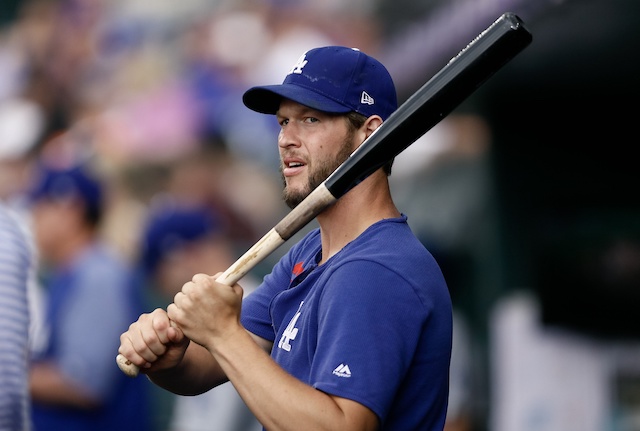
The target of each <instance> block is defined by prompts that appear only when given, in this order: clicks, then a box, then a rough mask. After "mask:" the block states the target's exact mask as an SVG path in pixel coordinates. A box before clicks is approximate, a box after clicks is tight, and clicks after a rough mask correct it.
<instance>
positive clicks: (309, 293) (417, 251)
mask: <svg viewBox="0 0 640 431" xmlns="http://www.w3.org/2000/svg"><path fill="white" fill-rule="evenodd" d="M243 101H244V103H245V105H246V106H247V107H249V108H250V109H252V110H254V111H257V112H260V113H264V114H269V115H275V117H276V118H277V121H278V123H279V125H280V132H279V134H278V150H279V153H280V160H281V172H282V177H283V180H284V193H283V196H284V199H285V201H286V203H287V204H288V205H289V206H290V207H295V206H296V205H297V204H299V203H300V202H301V201H302V200H303V199H304V198H305V197H306V196H307V195H308V194H309V193H310V192H311V191H312V190H313V189H314V188H315V187H316V186H318V185H319V184H320V183H321V182H322V181H323V180H325V179H326V178H327V176H328V175H329V174H330V173H331V172H333V170H334V169H335V168H336V167H338V166H339V165H340V164H341V163H342V162H343V161H344V160H345V159H346V158H347V157H348V156H349V155H350V154H351V153H352V152H353V150H354V149H356V148H357V147H358V146H359V145H360V144H361V143H362V142H363V141H364V140H365V139H366V138H367V137H368V136H370V135H371V134H372V133H373V132H374V131H375V130H376V128H377V127H379V126H380V125H381V124H382V122H383V121H385V120H386V119H387V118H388V117H389V115H390V114H391V113H392V112H393V111H394V110H395V109H396V108H397V101H396V91H395V87H394V84H393V81H392V79H391V77H390V75H389V73H388V71H387V70H386V69H385V67H384V66H383V65H382V64H381V63H380V62H378V61H377V60H375V59H374V58H372V57H370V56H368V55H366V54H365V53H363V52H361V51H359V50H357V49H352V48H347V47H338V46H328V47H321V48H316V49H312V50H309V51H307V52H306V53H305V54H304V55H302V56H301V57H300V59H299V60H298V62H297V63H296V64H295V65H293V67H292V68H291V70H290V71H289V73H288V74H287V75H286V77H285V79H284V81H283V83H282V84H280V85H268V86H260V87H253V88H251V89H249V90H248V91H247V92H246V93H245V94H244V96H243ZM390 173H391V163H389V164H387V165H386V166H384V167H382V168H380V169H379V170H378V171H376V172H374V173H373V174H371V175H370V176H369V177H367V178H366V179H365V180H363V181H362V182H361V183H360V184H358V185H357V186H355V187H354V188H353V189H352V190H350V191H349V192H348V193H346V194H345V195H344V196H343V197H341V198H340V199H339V200H338V201H337V202H336V203H335V204H334V205H332V206H330V207H329V208H327V209H326V210H324V211H323V212H322V213H321V214H320V215H318V216H317V222H318V224H319V228H318V229H315V230H312V231H311V232H309V233H308V234H307V235H306V236H305V237H304V238H303V239H302V240H300V241H299V242H298V243H297V244H295V245H293V247H292V248H291V249H290V250H289V251H288V252H287V253H286V255H285V256H284V257H282V259H280V260H279V262H278V263H277V264H276V265H275V266H274V268H273V270H272V272H271V273H270V274H268V275H267V276H266V277H265V278H264V280H263V282H262V283H261V285H260V286H258V288H257V289H256V290H255V291H254V292H253V293H252V294H251V295H249V296H247V297H246V298H245V299H244V300H243V299H242V288H241V286H239V285H238V284H236V285H234V286H232V287H229V286H226V285H224V284H221V283H218V282H216V281H215V280H216V277H217V276H218V275H219V274H217V275H214V276H211V275H206V274H196V275H194V276H193V279H192V280H191V281H188V282H187V283H185V284H184V286H183V287H182V290H181V291H180V292H179V293H177V294H176V296H175V298H174V303H173V304H171V305H169V306H168V307H167V310H166V311H165V310H162V309H156V310H154V311H153V312H152V313H149V314H144V315H142V316H140V318H139V319H138V320H137V321H136V322H134V323H133V324H132V325H131V326H130V328H129V330H128V331H127V332H125V333H123V334H122V336H121V338H120V341H121V345H120V348H119V353H120V354H122V355H123V356H124V357H126V358H127V359H128V360H129V361H131V362H132V363H133V364H135V365H137V366H139V367H140V368H141V372H143V373H145V374H146V375H147V376H148V377H149V378H150V379H151V380H152V381H153V382H155V383H156V384H157V385H159V386H161V387H164V388H166V389H167V390H170V391H172V392H174V393H178V394H198V393H202V392H204V391H207V390H209V389H211V388H213V387H215V386H217V385H219V384H221V383H223V382H226V381H228V380H230V381H231V382H232V383H233V385H234V387H235V388H236V390H237V391H238V393H239V394H240V396H241V397H242V398H243V399H244V401H245V402H246V404H247V405H248V406H249V408H250V409H251V410H252V412H253V413H254V414H255V416H256V417H257V418H258V419H259V421H260V422H261V423H262V425H263V426H264V428H265V429H268V430H301V429H305V430H307V429H313V430H341V431H344V430H421V431H424V430H442V429H443V427H444V423H445V417H446V411H447V399H448V378H449V364H450V356H451V341H452V339H451V337H452V309H451V300H450V297H449V292H448V289H447V285H446V283H445V280H444V278H443V275H442V273H441V271H440V268H439V267H438V264H437V263H436V261H435V260H434V258H433V257H432V255H431V254H430V253H429V252H428V251H427V250H426V249H425V247H424V246H423V244H421V242H420V241H419V240H418V239H417V238H416V237H415V236H414V234H413V233H412V231H411V229H410V227H409V225H408V224H407V216H406V215H405V214H403V213H401V212H400V211H399V210H398V208H396V206H395V204H394V202H393V200H392V196H391V192H390V189H389V183H388V176H389V175H390Z"/></svg>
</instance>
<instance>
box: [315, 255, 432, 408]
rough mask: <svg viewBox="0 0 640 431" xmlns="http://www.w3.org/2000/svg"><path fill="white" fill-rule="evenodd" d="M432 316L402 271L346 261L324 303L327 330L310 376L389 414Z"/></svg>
mask: <svg viewBox="0 0 640 431" xmlns="http://www.w3.org/2000/svg"><path fill="white" fill-rule="evenodd" d="M338 280H339V281H338ZM426 318H427V310H426V308H425V305H424V304H423V303H422V302H421V301H420V300H419V299H418V297H417V295H416V294H415V292H414V290H413V288H412V286H411V285H410V284H409V283H408V282H407V281H406V280H405V279H404V278H403V277H402V276H401V274H398V273H397V272H395V271H393V270H391V269H390V268H387V267H384V266H382V265H381V264H380V263H376V262H371V261H357V262H350V263H346V264H344V265H341V266H340V267H339V268H337V269H336V270H335V271H334V272H333V273H332V274H331V275H330V278H329V279H328V280H327V284H326V287H325V291H324V293H323V296H322V300H321V303H320V310H319V313H318V319H319V327H322V328H323V330H322V331H321V332H320V333H319V336H318V345H317V350H316V355H315V357H314V360H313V364H312V371H311V376H310V381H311V382H312V384H313V386H314V387H316V388H317V389H320V390H322V391H324V392H327V393H331V394H333V395H337V396H340V397H344V398H349V399H352V400H355V401H357V402H360V403H361V404H363V405H366V406H367V407H369V408H370V409H372V410H373V411H374V412H376V414H378V415H379V417H385V416H386V413H387V411H388V409H389V406H390V405H391V403H392V401H393V398H394V394H395V393H396V391H397V390H398V387H399V385H400V384H401V383H400V382H401V380H402V376H403V375H404V374H405V372H406V370H407V369H408V367H409V365H410V363H411V360H412V358H413V357H414V352H415V350H416V346H417V343H418V340H419V339H420V332H421V330H422V327H423V325H424V322H425V321H426Z"/></svg>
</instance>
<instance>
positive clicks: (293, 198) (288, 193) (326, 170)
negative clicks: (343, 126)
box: [280, 133, 354, 209]
mask: <svg viewBox="0 0 640 431" xmlns="http://www.w3.org/2000/svg"><path fill="white" fill-rule="evenodd" d="M353 136H354V134H353V133H349V135H348V136H347V137H346V138H345V140H344V142H343V144H342V147H341V149H340V152H338V154H336V157H335V158H326V159H324V160H320V161H319V162H317V165H316V166H317V167H316V168H315V169H313V171H311V172H309V180H308V181H307V185H306V187H304V188H303V189H299V190H290V189H289V188H288V187H287V182H286V180H285V177H284V175H282V167H281V168H280V174H281V176H282V182H283V185H284V190H283V191H282V198H283V200H284V202H285V203H286V204H287V206H288V207H289V208H291V209H294V208H295V207H297V206H298V205H299V204H300V202H302V201H303V200H304V199H305V198H306V197H307V196H309V194H310V193H311V192H312V191H313V190H315V189H316V187H318V186H319V185H320V184H322V182H323V181H324V180H326V179H327V178H328V177H329V175H331V174H332V173H333V171H335V170H336V169H337V168H338V166H340V165H341V164H342V163H343V162H344V161H345V160H347V159H348V158H349V156H350V155H351V153H352V152H353Z"/></svg>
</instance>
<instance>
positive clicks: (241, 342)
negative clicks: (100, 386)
mask: <svg viewBox="0 0 640 431" xmlns="http://www.w3.org/2000/svg"><path fill="white" fill-rule="evenodd" d="M241 304H242V289H241V288H240V287H239V286H238V285H234V286H233V287H229V286H227V285H224V284H221V283H219V282H216V281H215V278H214V277H210V276H207V275H205V274H197V275H195V276H194V277H193V280H192V282H189V283H186V284H185V285H184V286H183V288H182V292H181V293H179V294H177V295H176V297H175V298H174V302H173V304H171V305H169V307H168V308H167V313H168V316H169V317H170V318H171V320H172V321H173V322H175V323H176V324H177V326H178V327H179V328H181V330H182V331H183V333H184V335H185V336H186V337H188V338H189V339H191V340H192V341H193V343H192V344H196V343H197V344H198V345H200V346H203V347H202V348H200V349H197V350H193V352H196V351H197V352H198V357H199V358H200V361H201V362H200V365H199V366H198V368H199V367H200V366H201V365H202V364H205V363H206V364H207V369H208V370H209V371H208V373H209V372H211V370H216V371H215V373H216V374H219V375H224V376H226V378H228V379H229V380H231V382H232V383H233V385H234V387H235V388H236V389H237V390H238V393H239V394H240V396H241V397H242V398H243V400H244V401H245V403H246V404H247V406H248V407H249V408H250V409H251V411H252V412H253V414H254V415H255V416H256V417H257V418H258V420H259V421H260V422H261V423H262V424H263V425H264V426H265V428H267V429H269V430H272V431H275V430H300V429H311V430H325V429H326V430H337V429H339V430H342V431H348V430H375V429H377V427H378V419H377V416H376V415H375V413H373V411H371V410H370V409H368V408H367V407H365V406H363V405H362V404H359V403H357V402H355V401H352V400H348V399H345V398H340V397H335V396H331V395H329V394H327V393H324V392H322V391H320V390H317V389H315V388H313V387H311V386H309V385H308V384H306V383H303V382H302V381H300V380H298V379H297V378H295V377H293V376H292V375H290V374H289V373H287V372H286V371H284V369H282V368H281V367H280V366H279V365H278V364H277V363H276V362H275V361H274V360H273V359H272V358H271V357H270V356H269V354H268V353H267V351H268V350H269V349H266V350H265V349H264V345H262V346H261V345H260V343H257V342H256V341H255V339H254V336H252V335H251V334H250V333H249V332H247V330H246V329H245V328H244V327H243V326H242V325H241V323H240V319H239V316H240V308H241ZM207 354H208V355H209V356H210V358H211V359H206V360H205V359H203V358H205V357H206V356H207ZM194 358H196V356H195V355H194V354H193V353H192V352H191V351H190V352H189V359H188V361H183V362H181V364H180V368H181V369H182V368H183V367H184V368H187V367H188V368H193V365H194V364H195V363H194V362H192V360H193V359H194ZM212 364H215V366H212ZM184 372H185V373H189V374H185V376H187V375H188V376H189V379H190V380H191V379H192V378H194V377H195V375H194V374H191V373H198V371H197V370H193V369H191V370H190V371H186V370H185V371H184ZM175 376H176V374H173V377H175ZM200 378H204V379H206V380H207V381H208V382H209V384H210V383H211V382H212V380H211V378H212V375H211V374H207V375H206V376H200Z"/></svg>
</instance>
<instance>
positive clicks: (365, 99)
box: [360, 91, 374, 105]
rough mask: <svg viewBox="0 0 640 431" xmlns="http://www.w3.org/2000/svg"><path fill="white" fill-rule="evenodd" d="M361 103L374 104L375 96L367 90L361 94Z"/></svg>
mask: <svg viewBox="0 0 640 431" xmlns="http://www.w3.org/2000/svg"><path fill="white" fill-rule="evenodd" d="M360 103H363V104H365V105H373V103H374V100H373V97H371V96H369V94H367V92H366V91H363V92H362V95H361V96H360Z"/></svg>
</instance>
